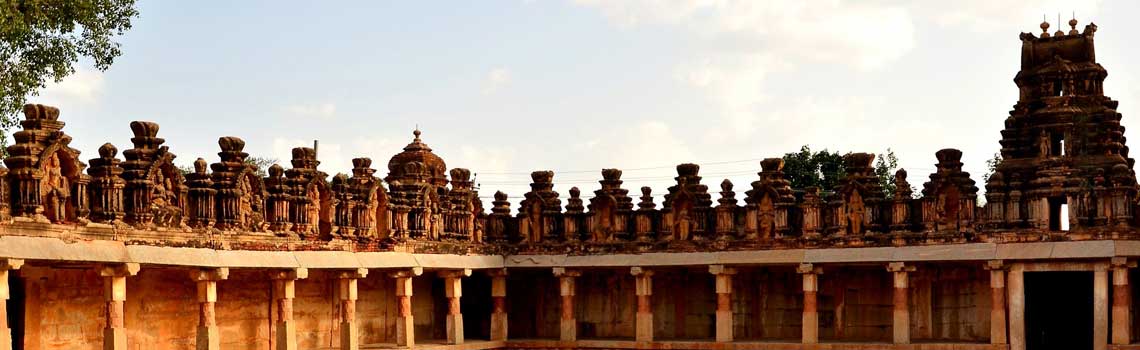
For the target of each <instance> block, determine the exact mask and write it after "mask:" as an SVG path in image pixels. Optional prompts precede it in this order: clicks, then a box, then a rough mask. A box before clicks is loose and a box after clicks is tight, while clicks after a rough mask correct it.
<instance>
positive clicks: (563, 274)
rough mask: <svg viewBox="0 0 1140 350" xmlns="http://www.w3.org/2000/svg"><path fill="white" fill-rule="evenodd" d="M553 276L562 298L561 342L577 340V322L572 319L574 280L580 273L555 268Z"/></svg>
mask: <svg viewBox="0 0 1140 350" xmlns="http://www.w3.org/2000/svg"><path fill="white" fill-rule="evenodd" d="M554 275H555V276H558V294H559V295H561V296H562V319H561V320H562V321H561V324H560V325H561V327H560V329H561V336H560V337H559V338H560V339H561V340H563V341H575V340H578V320H577V319H575V318H574V294H575V291H574V289H575V288H574V278H576V277H578V276H581V275H582V272H581V271H576V270H567V269H566V268H563V267H555V268H554Z"/></svg>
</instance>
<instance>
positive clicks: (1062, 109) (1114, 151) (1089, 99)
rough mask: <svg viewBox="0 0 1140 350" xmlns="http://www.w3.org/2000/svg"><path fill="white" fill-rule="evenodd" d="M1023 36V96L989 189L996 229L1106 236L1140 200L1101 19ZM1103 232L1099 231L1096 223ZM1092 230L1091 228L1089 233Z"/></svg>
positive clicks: (1020, 83)
mask: <svg viewBox="0 0 1140 350" xmlns="http://www.w3.org/2000/svg"><path fill="white" fill-rule="evenodd" d="M1076 23H1077V22H1076V20H1072V21H1070V22H1069V25H1070V26H1071V27H1072V29H1071V30H1070V31H1069V32H1068V33H1067V34H1066V33H1064V32H1061V31H1057V32H1056V33H1055V34H1053V35H1050V34H1049V32H1048V28H1049V25H1048V23H1042V24H1041V29H1042V30H1043V31H1044V33H1042V34H1041V36H1040V37H1036V36H1034V35H1032V34H1028V33H1023V34H1022V35H1021V41H1022V48H1021V71H1020V72H1018V73H1017V76H1016V77H1015V78H1014V82H1015V83H1017V86H1018V88H1019V90H1020V98H1019V99H1018V101H1017V104H1015V105H1014V106H1013V110H1012V111H1010V115H1009V118H1006V120H1005V129H1004V130H1002V132H1001V135H1002V139H1001V146H1002V148H1001V158H1002V161H1001V163H1000V164H999V165H998V167H997V169H996V172H995V173H994V174H993V175H992V176H991V177H990V178H989V180H988V184H987V185H986V189H987V195H986V196H987V199H988V203H989V204H988V205H987V209H986V211H987V214H988V217H989V220H988V221H987V224H988V226H989V227H991V228H1004V229H1014V228H1033V229H1040V230H1050V231H1061V230H1062V228H1063V227H1062V217H1063V216H1068V222H1069V225H1070V227H1069V228H1068V229H1069V230H1070V231H1083V232H1087V233H1090V234H1101V233H1105V232H1106V231H1105V228H1106V227H1110V226H1111V227H1120V226H1127V225H1130V224H1132V221H1133V214H1132V212H1133V205H1134V204H1133V202H1134V199H1135V197H1136V175H1135V173H1134V172H1133V171H1132V164H1133V162H1134V160H1133V159H1131V158H1128V147H1127V146H1125V144H1124V143H1125V137H1124V126H1122V125H1120V118H1121V115H1120V113H1117V112H1116V106H1117V104H1118V102H1117V101H1114V100H1112V99H1111V98H1109V97H1107V96H1105V95H1104V85H1103V83H1104V78H1105V76H1107V71H1105V69H1104V67H1102V66H1101V65H1100V64H1099V63H1097V62H1096V50H1095V49H1094V45H1093V36H1094V34H1095V33H1096V28H1097V27H1096V25H1095V24H1090V25H1087V26H1085V28H1084V31H1083V32H1077V29H1076ZM1092 229H1096V230H1092ZM1090 230H1091V231H1090Z"/></svg>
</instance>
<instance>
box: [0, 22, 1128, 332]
mask: <svg viewBox="0 0 1140 350" xmlns="http://www.w3.org/2000/svg"><path fill="white" fill-rule="evenodd" d="M1070 26H1071V27H1072V29H1071V30H1070V31H1069V32H1067V33H1065V32H1061V31H1058V32H1056V33H1053V34H1050V33H1048V31H1047V29H1048V25H1047V24H1043V26H1042V28H1043V29H1046V30H1045V32H1044V33H1042V34H1041V35H1039V36H1038V35H1033V34H1028V33H1023V34H1022V35H1021V41H1022V66H1021V71H1020V72H1018V74H1017V75H1016V77H1015V79H1014V82H1015V83H1016V85H1017V86H1018V89H1019V91H1020V97H1019V99H1018V101H1017V103H1016V104H1015V105H1014V107H1013V110H1012V111H1010V115H1009V117H1008V118H1006V124H1005V129H1004V130H1003V131H1002V133H1001V141H1000V146H1001V154H1002V159H1003V161H1002V163H1001V164H1000V166H998V168H997V171H996V172H995V173H994V175H993V176H991V177H990V178H989V179H988V182H987V183H986V184H985V186H986V203H985V205H984V206H981V207H979V206H978V187H977V186H976V185H975V183H974V181H973V180H971V179H970V174H968V173H966V172H964V171H963V170H962V162H961V157H962V153H961V152H960V151H958V150H955V149H943V150H941V151H938V152H937V154H936V155H935V156H936V158H937V162H936V167H937V170H936V171H935V172H934V173H932V174H930V175H929V177H928V180H927V181H925V182H924V183H922V185H921V188H922V190H921V193H920V194H919V195H918V196H912V193H910V190H909V189H910V184H909V180H908V179H907V172H906V171H899V172H898V173H897V174H896V175H895V182H896V185H897V187H898V188H899V189H900V190H899V191H897V193H896V194H895V195H894V196H893V197H887V196H885V195H884V194H883V191H882V189H881V188H880V187H881V186H880V184H879V183H878V180H877V178H876V176H875V174H874V173H873V170H872V163H873V160H874V156H873V155H872V154H867V153H853V154H849V155H847V156H845V157H844V165H845V171H846V173H845V174H844V176H843V177H842V179H841V181H840V184H839V187H838V188H837V189H835V190H834V191H828V192H824V191H821V190H820V189H818V188H792V187H791V185H790V182H789V181H788V180H787V179H786V178H785V177H784V173H783V161H782V160H781V159H779V158H770V159H765V160H763V161H762V162H761V163H760V171H759V172H758V174H757V175H758V178H757V179H756V181H753V182H752V183H751V184H748V186H746V187H745V188H744V189H739V188H737V187H736V186H735V185H734V184H732V183H731V182H729V181H727V180H725V181H723V182H721V183H720V184H719V185H720V186H719V191H716V190H715V189H714V190H713V191H714V192H718V193H715V194H714V193H710V189H709V187H708V185H707V184H706V183H705V182H704V181H705V179H703V178H702V176H701V175H700V167H699V166H698V165H696V164H681V165H678V166H677V177H676V184H675V185H673V186H670V187H669V188H667V189H665V193H666V195H665V199H664V201H663V202H662V203H654V202H653V196H652V195H651V193H652V189H650V188H648V187H643V188H640V192H641V193H640V195H639V196H637V197H638V198H634V197H633V196H631V195H630V193H629V190H628V189H626V188H625V187H623V186H625V183H624V181H623V180H622V171H621V170H619V169H603V170H601V178H602V179H601V180H600V181H599V182H600V185H601V186H600V189H598V190H597V191H594V193H593V196H592V197H591V198H582V197H581V191H580V190H579V189H577V188H573V189H571V190H570V191H569V194H568V195H569V197H562V196H561V194H559V193H558V192H555V191H554V190H553V188H554V181H555V174H554V172H552V171H536V172H534V173H533V174H532V180H533V183H532V185H531V190H530V191H529V192H527V193H525V194H523V196H524V199H523V200H522V201H521V202H520V203H518V207H517V209H518V211H517V214H512V208H511V205H512V204H511V203H510V202H509V201H508V200H507V198H508V196H507V195H506V194H504V193H501V192H499V193H495V195H494V201H492V202H491V206H490V208H489V210H484V207H483V203H482V201H481V200H480V197H479V193H478V191H479V189H478V188H476V187H475V186H474V183H473V181H472V179H471V174H472V173H471V171H469V170H467V169H448V168H447V166H446V164H445V162H444V161H443V159H441V158H440V157H439V156H437V155H435V154H434V153H433V152H432V149H431V148H430V147H429V146H428V145H427V144H426V143H425V142H424V141H423V139H422V135H421V133H420V131H418V130H417V131H415V133H414V138H413V140H412V142H411V143H409V144H408V145H407V146H406V147H405V148H404V149H403V151H402V152H400V153H398V154H396V155H395V156H393V157H391V158H390V160H389V162H388V164H387V173H386V175H384V177H383V178H380V177H379V175H377V174H376V172H377V170H376V169H373V168H372V160H371V159H369V158H356V159H354V160H353V162H352V163H353V169H351V171H349V172H346V173H341V174H336V175H332V176H330V175H329V174H327V173H325V172H323V171H321V170H318V166H319V165H320V161H319V160H318V159H317V155H316V151H315V150H313V149H311V148H307V147H299V148H296V149H294V150H293V152H292V159H291V160H290V162H289V167H288V168H286V167H284V166H281V165H274V166H272V167H270V168H269V169H267V175H268V176H265V177H261V176H259V175H257V171H256V170H257V169H254V168H253V167H251V166H250V165H247V164H246V163H245V160H246V158H247V157H248V154H247V153H245V152H244V147H245V142H244V141H243V140H242V139H240V138H238V137H233V136H226V137H221V138H219V140H218V146H219V149H220V150H219V152H218V158H217V159H215V160H214V161H210V160H207V159H204V158H198V159H197V160H195V161H194V162H193V164H194V168H193V170H192V171H190V172H188V173H185V174H184V173H183V172H182V171H180V170H179V169H178V168H177V167H176V166H175V165H174V163H173V160H174V159H175V157H176V156H175V154H174V153H173V152H174V150H171V149H170V148H169V147H168V146H164V145H163V144H164V143H165V140H164V139H162V138H161V137H159V125H158V124H157V123H154V122H144V121H138V122H133V123H131V124H130V129H131V131H132V132H133V135H134V136H133V137H132V138H131V140H130V142H131V145H130V148H127V149H124V150H123V151H122V156H123V159H120V158H119V149H118V148H117V147H116V146H114V145H112V144H110V143H107V144H104V145H103V146H101V147H99V149H98V150H97V157H96V158H92V159H90V160H89V161H87V162H86V163H85V162H83V161H82V160H81V158H80V151H79V150H76V149H74V148H71V147H70V146H69V144H70V142H71V137H70V136H68V135H67V134H66V133H65V131H64V122H63V121H61V120H60V111H59V110H58V109H56V108H54V107H49V106H43V105H28V106H26V107H25V111H24V117H25V118H24V120H23V121H22V122H21V124H20V125H21V130H19V131H17V132H16V133H15V134H14V138H15V144H13V145H12V146H10V147H8V149H7V153H8V155H9V156H8V157H7V158H5V159H4V165H5V166H6V168H2V169H0V299H4V300H6V303H5V304H2V305H3V307H0V349H9V348H13V349H99V348H102V349H105V350H125V349H210V350H214V349H331V348H336V349H361V348H370V347H371V348H376V347H433V348H450V349H456V350H474V349H498V348H518V349H555V348H559V349H560V348H598V349H662V348H675V349H718V350H719V349H741V350H752V349H755V350H759V349H871V348H874V349H883V348H889V349H932V350H933V349H1013V350H1024V349H1030V350H1033V349H1035V348H1034V347H1035V346H1037V345H1038V344H1040V343H1041V342H1042V341H1043V340H1042V338H1041V337H1040V336H1039V335H1041V334H1046V335H1055V334H1056V333H1050V332H1054V331H1051V329H1052V328H1048V325H1047V324H1042V323H1041V322H1044V321H1041V320H1050V318H1048V316H1049V315H1048V314H1045V316H1042V317H1041V318H1037V319H1034V318H1027V317H1026V315H1027V314H1029V313H1034V312H1036V314H1034V315H1042V314H1041V312H1042V311H1040V310H1041V307H1042V306H1041V304H1039V303H1038V304H1035V302H1034V301H1033V300H1036V299H1034V296H1037V295H1044V294H1048V293H1050V291H1049V289H1050V288H1046V287H1040V286H1041V283H1048V281H1049V279H1053V278H1072V280H1073V281H1084V282H1080V283H1077V284H1079V286H1077V288H1078V289H1079V290H1080V291H1087V296H1079V297H1077V296H1074V297H1071V298H1070V297H1065V298H1060V299H1056V300H1055V302H1054V303H1051V306H1055V307H1057V308H1059V309H1060V308H1064V307H1069V306H1073V307H1074V309H1073V310H1076V311H1071V312H1072V313H1071V314H1066V315H1071V317H1069V318H1066V319H1063V321H1064V322H1066V323H1068V324H1071V327H1070V332H1069V333H1065V335H1066V336H1067V337H1066V338H1069V339H1081V341H1082V342H1084V343H1081V346H1088V347H1089V348H1091V349H1098V350H1099V349H1107V348H1116V349H1130V348H1140V346H1138V345H1134V344H1132V341H1133V340H1134V339H1136V338H1137V334H1136V331H1137V329H1140V327H1136V325H1135V324H1134V323H1135V321H1136V320H1135V319H1134V316H1133V314H1134V312H1133V308H1134V305H1135V301H1136V300H1138V298H1136V297H1134V293H1136V291H1135V290H1133V289H1132V288H1131V285H1130V281H1131V280H1133V276H1132V274H1133V273H1135V266H1136V258H1137V257H1140V230H1138V228H1140V218H1138V217H1137V216H1136V215H1135V214H1134V213H1135V211H1136V209H1137V207H1138V205H1140V204H1138V202H1137V199H1138V198H1137V183H1136V176H1135V173H1134V172H1133V170H1132V167H1133V165H1134V160H1133V159H1131V158H1129V156H1128V147H1127V146H1126V144H1125V138H1124V127H1123V126H1121V125H1120V118H1121V115H1120V114H1119V113H1117V112H1116V110H1115V108H1116V106H1117V102H1116V101H1114V100H1112V99H1110V98H1109V97H1107V96H1104V94H1103V86H1102V83H1103V81H1104V79H1105V77H1106V75H1107V73H1106V71H1105V69H1104V68H1103V67H1102V66H1101V65H1100V64H1099V63H1097V62H1096V60H1095V51H1094V47H1093V37H1094V34H1095V32H1096V29H1097V28H1096V26H1095V25H1092V24H1090V25H1088V26H1086V27H1085V28H1084V30H1083V31H1080V32H1078V31H1077V29H1076V22H1075V20H1074V21H1071V22H1070ZM714 197H715V198H714ZM1066 210H1067V212H1066ZM1065 216H1067V218H1068V220H1067V222H1068V227H1063V224H1062V221H1064V220H1062V218H1063V217H1065ZM1042 281H1044V282H1042ZM1066 281H1068V280H1066ZM1073 285H1074V284H1072V283H1069V284H1067V285H1061V286H1056V287H1072V286H1073ZM1081 305H1088V307H1087V308H1082V307H1084V306H1081ZM1086 311H1087V312H1086ZM1057 312H1061V311H1057ZM1065 312H1069V311H1065ZM1086 328H1087V331H1088V332H1087V338H1086V337H1085V335H1084V333H1081V332H1083V331H1084V330H1086ZM1056 339H1058V338H1050V340H1051V341H1058V340H1056Z"/></svg>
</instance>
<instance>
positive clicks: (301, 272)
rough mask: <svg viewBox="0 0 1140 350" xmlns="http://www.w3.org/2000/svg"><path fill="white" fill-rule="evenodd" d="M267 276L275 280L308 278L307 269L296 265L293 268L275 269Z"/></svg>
mask: <svg viewBox="0 0 1140 350" xmlns="http://www.w3.org/2000/svg"><path fill="white" fill-rule="evenodd" d="M269 278H270V279H275V280H303V279H306V278H309V269H307V268H304V267H298V268H294V269H284V270H276V271H272V272H270V273H269Z"/></svg>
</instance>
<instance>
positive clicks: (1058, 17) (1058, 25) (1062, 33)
mask: <svg viewBox="0 0 1140 350" xmlns="http://www.w3.org/2000/svg"><path fill="white" fill-rule="evenodd" d="M1060 26H1061V13H1060V12H1057V32H1056V33H1053V36H1058V37H1059V36H1064V35H1065V31H1063V30H1061V27H1060Z"/></svg>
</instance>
